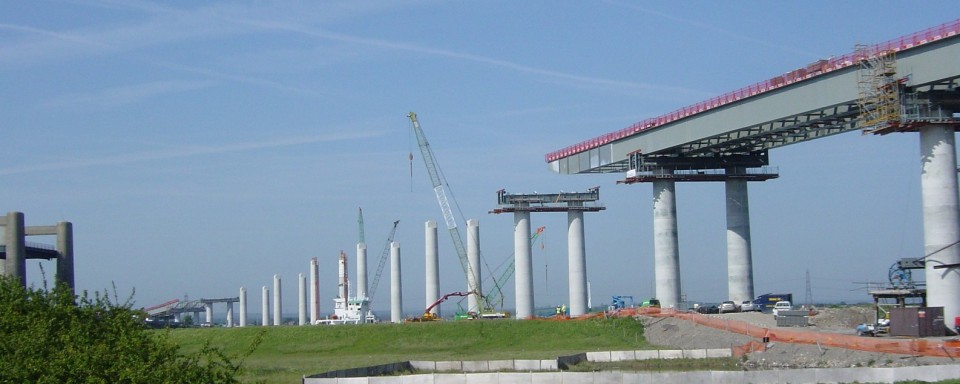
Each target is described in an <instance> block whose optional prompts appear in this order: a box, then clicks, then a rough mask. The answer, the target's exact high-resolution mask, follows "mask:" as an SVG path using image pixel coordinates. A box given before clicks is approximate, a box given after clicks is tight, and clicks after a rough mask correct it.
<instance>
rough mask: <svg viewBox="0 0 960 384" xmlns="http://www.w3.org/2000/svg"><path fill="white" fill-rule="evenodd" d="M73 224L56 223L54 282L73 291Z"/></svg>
mask: <svg viewBox="0 0 960 384" xmlns="http://www.w3.org/2000/svg"><path fill="white" fill-rule="evenodd" d="M73 276H74V275H73V224H72V223H70V222H69V221H61V222H59V223H57V274H56V280H57V281H59V282H61V283H64V284H66V285H67V286H68V287H70V290H75V289H76V285H75V282H74V280H73Z"/></svg>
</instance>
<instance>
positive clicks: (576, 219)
mask: <svg viewBox="0 0 960 384" xmlns="http://www.w3.org/2000/svg"><path fill="white" fill-rule="evenodd" d="M571 205H573V203H571ZM586 254H587V251H586V244H585V241H584V239H583V211H580V210H570V211H568V212H567V267H568V268H567V269H568V272H567V273H568V276H567V277H568V285H569V293H570V316H573V317H576V316H581V315H584V314H586V313H587V312H588V311H589V310H590V308H587V256H586Z"/></svg>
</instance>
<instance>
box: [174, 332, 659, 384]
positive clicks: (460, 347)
mask: <svg viewBox="0 0 960 384" xmlns="http://www.w3.org/2000/svg"><path fill="white" fill-rule="evenodd" d="M260 332H265V333H264V334H263V342H262V343H261V344H260V346H259V347H258V348H257V349H256V350H255V351H254V352H253V353H252V354H251V355H250V356H249V357H247V358H246V360H245V361H244V363H243V367H244V375H243V377H244V378H245V381H247V382H266V383H297V382H299V380H300V378H301V377H302V376H303V375H310V374H314V373H320V372H326V371H330V370H335V369H343V368H352V367H360V366H367V365H377V364H385V363H392V362H398V361H407V360H506V359H552V358H556V357H557V356H561V355H569V354H574V353H579V352H586V351H597V350H634V349H645V348H648V344H647V343H646V341H645V340H644V338H643V327H642V326H641V325H640V323H639V322H638V321H635V320H633V319H631V318H623V319H592V320H579V321H559V322H558V321H540V320H530V321H514V320H494V321H461V322H435V323H410V324H366V325H340V326H308V327H293V326H286V327H246V328H205V329H176V330H172V331H170V333H169V335H170V339H171V341H173V342H174V343H177V344H179V345H180V346H181V347H182V348H183V350H184V351H187V352H189V351H195V350H197V349H199V348H200V347H201V346H202V345H203V343H204V342H206V341H209V342H210V343H211V345H212V346H214V347H219V348H222V349H223V350H224V351H225V352H226V353H227V354H228V355H239V354H242V353H243V352H244V351H245V350H247V349H248V348H249V346H250V344H251V343H252V342H253V340H254V339H255V338H256V336H257V335H258V334H259V333H260Z"/></svg>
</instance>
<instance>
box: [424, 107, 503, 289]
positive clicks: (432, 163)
mask: <svg viewBox="0 0 960 384" xmlns="http://www.w3.org/2000/svg"><path fill="white" fill-rule="evenodd" d="M407 117H409V118H410V122H411V123H413V132H414V134H416V136H417V144H418V145H419V146H420V154H421V156H420V157H422V158H423V163H424V165H426V167H427V173H429V174H430V181H431V182H432V183H433V193H434V194H436V195H437V202H438V203H439V204H440V211H441V213H443V221H444V222H445V223H446V225H447V230H449V232H450V238H451V239H453V247H454V248H455V249H456V250H457V256H458V257H459V258H460V266H461V267H463V274H464V276H466V277H467V281H470V274H471V273H470V263H469V262H468V261H467V249H466V247H464V246H463V237H462V236H461V235H460V229H459V228H458V227H457V220H456V217H455V216H454V215H453V210H452V209H450V201H449V200H448V199H447V192H446V189H444V186H446V185H447V181H446V179H445V178H444V177H443V173H441V172H440V166H439V165H438V164H437V159H436V157H435V156H434V155H433V149H431V148H430V143H429V142H427V137H426V135H424V134H423V129H421V128H420V122H419V121H417V114H416V113H413V112H410V113H409V114H408V115H407ZM450 198H453V195H452V194H451V195H450ZM454 204H456V199H454ZM497 290H498V291H499V290H500V289H499V287H497ZM470 293H472V294H476V295H478V296H480V298H481V299H483V300H478V301H486V300H485V299H484V297H483V295H482V294H480V293H479V292H470ZM486 306H487V307H489V306H490V303H486Z"/></svg>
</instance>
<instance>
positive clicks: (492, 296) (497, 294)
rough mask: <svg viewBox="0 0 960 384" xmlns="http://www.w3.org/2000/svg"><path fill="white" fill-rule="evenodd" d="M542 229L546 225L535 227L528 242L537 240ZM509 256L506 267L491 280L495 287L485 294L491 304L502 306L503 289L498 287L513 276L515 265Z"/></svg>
mask: <svg viewBox="0 0 960 384" xmlns="http://www.w3.org/2000/svg"><path fill="white" fill-rule="evenodd" d="M544 229H547V227H540V228H537V232H535V233H534V234H533V236H530V244H533V243H536V242H537V238H538V237H540V234H541V233H543V230H544ZM541 244H543V243H541ZM510 256H511V258H510V263H509V264H507V267H506V268H504V269H503V274H501V275H500V277H499V278H497V279H495V280H494V281H493V285H494V287H496V288H495V289H493V290H491V291H490V293H487V296H486V301H487V304H490V305H492V304H493V303H497V304H499V305H500V306H501V307H503V291H502V290H501V289H500V287H503V286H504V285H505V284H506V283H507V280H510V277H512V276H513V272H514V270H515V269H516V265H515V264H514V260H513V257H512V256H513V255H510Z"/></svg>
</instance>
